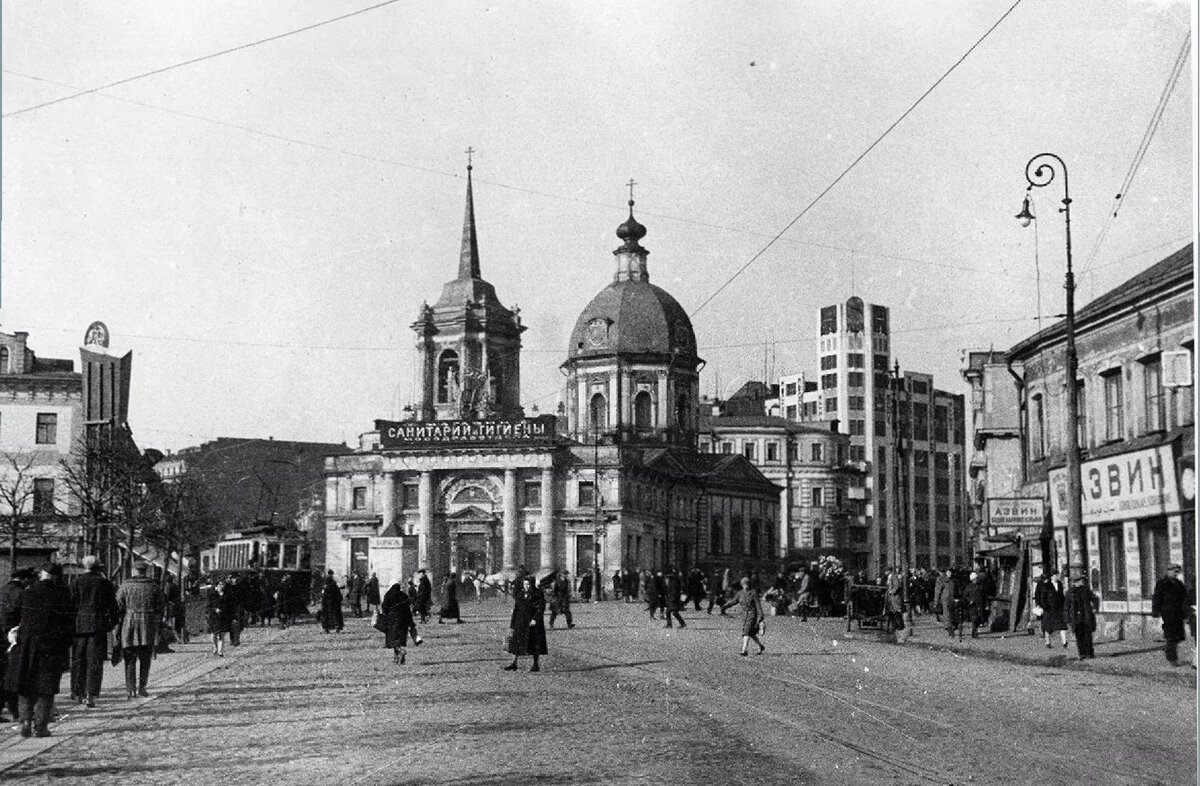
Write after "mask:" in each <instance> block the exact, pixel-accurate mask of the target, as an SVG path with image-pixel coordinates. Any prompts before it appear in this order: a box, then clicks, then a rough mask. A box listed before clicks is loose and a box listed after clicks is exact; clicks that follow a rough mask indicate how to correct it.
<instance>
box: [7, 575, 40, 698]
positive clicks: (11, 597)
mask: <svg viewBox="0 0 1200 786" xmlns="http://www.w3.org/2000/svg"><path fill="white" fill-rule="evenodd" d="M32 578H33V571H32V570H31V569H30V568H18V569H17V570H15V571H14V572H13V574H12V577H11V578H9V580H8V583H7V584H5V585H4V587H3V589H0V693H2V694H3V697H4V701H3V702H2V705H3V706H0V718H2V717H3V716H4V712H3V711H4V710H8V713H9V714H10V715H12V719H13V720H14V721H15V720H16V719H17V716H18V715H19V714H20V710H19V707H18V705H19V702H18V698H17V694H16V693H14V692H12V691H9V690H8V689H7V688H6V687H5V677H6V675H7V674H8V660H9V658H8V653H9V641H8V635H9V631H11V630H12V629H13V628H15V627H17V625H18V623H19V622H20V621H21V596H22V595H23V594H24V593H25V588H26V584H28V583H30V582H31V580H32Z"/></svg>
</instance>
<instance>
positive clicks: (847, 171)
mask: <svg viewBox="0 0 1200 786" xmlns="http://www.w3.org/2000/svg"><path fill="white" fill-rule="evenodd" d="M1020 4H1021V0H1016V2H1015V3H1013V4H1012V5H1011V6H1009V8H1008V10H1007V11H1005V12H1004V13H1003V14H1002V15H1001V16H1000V18H999V19H997V20H996V21H995V23H993V24H992V26H991V27H989V28H988V29H987V30H986V31H985V32H984V34H983V35H982V36H980V37H979V39H978V40H976V41H975V43H973V44H971V46H970V48H968V49H967V51H966V52H964V53H963V55H962V57H960V58H958V60H956V61H955V62H954V64H953V65H951V66H950V68H948V69H947V70H946V72H945V73H943V74H942V75H941V76H939V77H938V78H937V80H936V81H935V82H934V83H933V84H932V85H931V86H930V87H929V88H928V89H927V90H926V91H925V92H924V93H922V94H921V95H920V96H919V97H918V98H917V100H916V101H914V102H913V103H912V105H911V106H909V107H908V109H906V110H904V112H903V113H901V115H900V117H898V118H896V120H894V121H893V122H892V124H891V125H889V126H888V127H887V128H886V129H884V131H883V133H882V134H880V135H879V136H878V137H876V139H875V141H874V142H872V143H871V144H870V145H868V146H867V149H866V150H864V151H863V152H861V153H859V155H858V157H856V158H855V159H854V160H853V161H851V162H850V164H849V165H848V166H847V167H846V168H845V169H843V170H842V171H841V173H840V174H839V175H838V176H837V177H835V178H834V179H833V180H832V181H831V182H830V183H829V185H827V186H825V188H824V189H822V191H821V192H820V193H819V194H817V195H816V196H815V197H813V199H812V201H810V202H809V203H808V204H807V205H806V206H805V207H804V209H803V210H801V211H800V212H799V213H798V214H797V215H796V217H795V218H793V219H792V220H791V221H789V222H788V223H787V225H786V226H784V228H783V229H781V230H779V232H778V233H777V234H776V235H775V236H774V237H772V238H771V240H770V241H768V242H767V244H766V245H765V246H763V247H762V248H761V249H759V250H758V252H757V253H756V254H755V255H754V256H752V257H750V259H749V260H748V261H747V262H746V263H745V264H743V265H742V266H741V267H740V268H738V269H737V271H736V272H735V273H734V274H733V275H732V276H730V277H729V278H728V279H727V280H726V281H725V283H723V284H721V286H719V287H717V289H716V291H714V292H713V293H712V294H711V295H709V296H708V297H707V298H705V299H704V301H703V302H701V303H700V305H699V306H697V307H696V308H695V309H693V310H692V312H691V314H690V316H695V315H696V314H698V313H700V311H701V310H703V309H704V307H705V306H707V305H708V304H709V303H711V302H712V301H713V300H714V299H715V298H716V297H717V296H718V295H720V294H721V293H722V292H723V291H725V288H726V287H728V286H729V285H730V284H732V283H733V282H734V280H736V279H737V278H738V277H739V276H740V275H742V273H744V272H746V269H747V268H749V267H750V266H751V265H753V264H754V263H755V262H757V261H758V259H759V258H760V257H762V255H763V254H765V253H766V252H767V250H768V249H770V248H771V247H772V246H774V245H775V243H776V242H777V241H778V240H779V239H780V238H781V237H783V235H784V233H786V232H787V231H788V230H789V229H791V228H792V227H793V226H795V224H796V222H798V221H799V220H800V219H801V218H804V216H805V215H806V214H807V213H808V211H810V210H812V209H813V207H815V206H816V205H817V203H818V202H820V201H821V199H822V198H823V197H824V196H825V195H826V194H828V193H829V192H830V191H832V190H833V189H834V187H836V186H837V184H838V183H840V182H842V179H843V178H845V177H846V175H848V174H850V171H851V170H853V169H854V168H855V167H856V166H858V164H859V162H861V161H862V160H863V159H864V158H866V157H867V156H868V155H869V154H870V152H871V151H872V150H874V149H875V148H876V147H877V146H878V145H879V144H880V143H881V142H883V140H884V139H886V138H887V136H888V135H889V134H891V133H892V131H893V130H894V129H895V128H896V127H897V126H899V125H900V124H901V123H902V122H904V120H905V119H906V118H907V117H908V116H909V115H910V114H912V113H913V111H914V110H916V108H917V107H918V106H920V105H921V103H922V102H923V101H924V100H925V99H926V98H927V97H928V96H929V95H930V94H931V93H932V92H933V91H934V90H936V89H937V87H938V85H940V84H941V83H942V82H944V81H945V80H946V78H947V77H949V76H950V74H952V73H954V71H955V69H957V68H958V67H959V66H960V65H962V63H963V61H965V60H966V59H967V58H968V57H970V55H971V53H972V52H974V51H975V50H976V49H977V48H978V47H979V45H980V44H982V43H983V42H984V41H985V40H986V39H987V37H988V36H990V35H991V34H992V31H994V30H995V29H996V28H997V27H999V26H1000V23H1001V22H1003V21H1004V20H1005V19H1007V18H1008V16H1009V14H1011V13H1012V12H1013V11H1015V10H1016V8H1017V6H1019V5H1020Z"/></svg>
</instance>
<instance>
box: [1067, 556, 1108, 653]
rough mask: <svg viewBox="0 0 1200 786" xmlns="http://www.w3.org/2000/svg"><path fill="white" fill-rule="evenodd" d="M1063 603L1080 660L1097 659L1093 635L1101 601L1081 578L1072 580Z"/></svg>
mask: <svg viewBox="0 0 1200 786" xmlns="http://www.w3.org/2000/svg"><path fill="white" fill-rule="evenodd" d="M1063 603H1064V608H1065V611H1066V615H1065V616H1066V620H1067V624H1068V625H1069V626H1070V627H1071V632H1072V633H1074V634H1075V647H1076V648H1077V649H1078V650H1079V659H1080V660H1087V659H1088V658H1094V657H1096V650H1095V649H1094V648H1093V646H1092V634H1093V633H1095V632H1096V612H1097V611H1099V610H1100V599H1099V598H1098V597H1096V593H1094V592H1092V590H1091V588H1089V587H1087V586H1086V585H1085V584H1084V583H1083V577H1082V576H1079V577H1077V578H1075V579H1072V580H1071V587H1070V589H1068V590H1067V592H1066V596H1065V597H1064V599H1063Z"/></svg>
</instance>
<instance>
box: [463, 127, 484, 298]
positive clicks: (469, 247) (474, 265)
mask: <svg viewBox="0 0 1200 786" xmlns="http://www.w3.org/2000/svg"><path fill="white" fill-rule="evenodd" d="M474 152H475V151H474V150H473V149H471V148H469V147H468V148H467V208H466V212H465V214H464V215H463V234H462V251H461V252H460V254H459V257H458V277H459V279H467V278H481V276H480V273H479V240H478V239H477V238H476V237H475V198H474V197H473V196H472V195H471V169H472V167H471V154H472V153H474Z"/></svg>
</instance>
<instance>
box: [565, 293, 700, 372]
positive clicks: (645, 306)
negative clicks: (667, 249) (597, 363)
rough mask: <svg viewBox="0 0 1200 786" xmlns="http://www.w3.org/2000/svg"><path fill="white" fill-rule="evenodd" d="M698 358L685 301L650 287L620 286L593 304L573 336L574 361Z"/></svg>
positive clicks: (571, 353)
mask: <svg viewBox="0 0 1200 786" xmlns="http://www.w3.org/2000/svg"><path fill="white" fill-rule="evenodd" d="M674 353H678V354H680V355H682V356H684V357H687V358H689V359H694V358H695V357H696V331H695V330H693V329H692V321H691V319H689V318H688V315H687V312H686V311H684V309H683V306H681V305H679V301H677V300H676V299H675V298H673V297H671V295H670V293H668V292H667V291H666V290H665V289H663V288H661V287H658V286H655V285H654V284H651V283H650V282H649V281H641V280H625V281H614V282H613V283H611V284H609V285H608V286H607V287H605V288H604V289H602V290H600V292H599V293H598V294H597V295H596V296H595V297H594V298H592V301H591V302H590V303H588V304H587V306H586V307H585V308H584V309H583V312H582V313H581V314H580V315H579V319H578V320H577V321H576V322H575V329H574V330H572V331H571V341H570V344H568V346H567V356H568V357H569V358H571V359H574V358H586V357H605V356H608V355H613V354H674Z"/></svg>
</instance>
